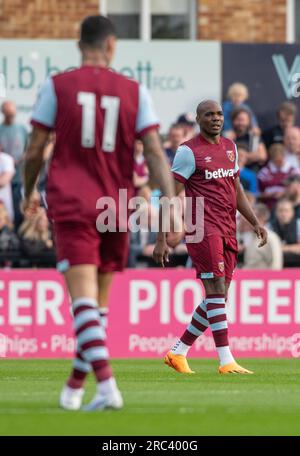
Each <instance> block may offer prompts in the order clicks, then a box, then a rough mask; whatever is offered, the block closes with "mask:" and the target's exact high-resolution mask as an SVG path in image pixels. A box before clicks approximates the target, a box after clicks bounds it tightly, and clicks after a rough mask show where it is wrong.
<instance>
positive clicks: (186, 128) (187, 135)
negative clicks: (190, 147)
mask: <svg viewBox="0 0 300 456" xmlns="http://www.w3.org/2000/svg"><path fill="white" fill-rule="evenodd" d="M176 124H177V125H179V126H180V127H182V128H183V141H182V142H185V141H188V140H189V139H192V138H193V137H194V136H195V135H196V126H197V124H196V121H195V115H194V114H192V113H191V112H188V113H186V114H181V115H180V116H179V117H178V119H177V121H176Z"/></svg>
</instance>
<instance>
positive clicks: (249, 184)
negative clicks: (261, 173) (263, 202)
mask: <svg viewBox="0 0 300 456" xmlns="http://www.w3.org/2000/svg"><path fill="white" fill-rule="evenodd" d="M237 148H238V164H239V168H240V180H241V184H242V186H243V188H244V190H245V191H246V192H250V193H252V194H253V195H256V194H257V190H258V183H257V176H256V173H255V172H254V171H252V169H249V168H246V167H245V165H246V163H247V159H248V152H249V150H248V148H247V145H246V144H244V143H237Z"/></svg>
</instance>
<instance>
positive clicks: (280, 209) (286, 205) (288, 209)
mask: <svg viewBox="0 0 300 456" xmlns="http://www.w3.org/2000/svg"><path fill="white" fill-rule="evenodd" d="M272 228H273V230H274V231H275V233H277V234H278V236H279V237H280V239H281V241H282V251H283V258H284V267H299V266H300V219H297V218H296V216H295V210H294V206H293V203H292V202H291V201H290V200H288V199H286V198H282V199H281V200H279V201H278V202H277V204H276V210H275V219H274V220H273V222H272Z"/></svg>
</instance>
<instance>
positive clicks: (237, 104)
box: [223, 82, 260, 139]
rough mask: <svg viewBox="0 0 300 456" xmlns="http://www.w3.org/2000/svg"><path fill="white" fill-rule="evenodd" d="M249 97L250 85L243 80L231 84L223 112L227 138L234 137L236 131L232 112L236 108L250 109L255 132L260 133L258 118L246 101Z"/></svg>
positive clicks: (224, 129)
mask: <svg viewBox="0 0 300 456" xmlns="http://www.w3.org/2000/svg"><path fill="white" fill-rule="evenodd" d="M248 98H249V91H248V87H247V86H246V85H245V84H242V83H241V82H235V83H233V84H231V86H230V87H229V89H228V92H227V100H226V101H224V103H223V114H224V126H223V131H224V136H226V137H227V138H230V139H233V137H234V132H233V127H232V122H231V114H232V112H233V111H234V110H235V109H236V108H245V109H247V110H248V111H249V113H250V115H251V124H252V129H253V133H256V134H258V135H259V134H260V129H259V128H258V123H257V119H256V117H255V114H254V113H253V111H252V109H251V108H250V106H248V105H247V104H246V103H245V102H246V100H248Z"/></svg>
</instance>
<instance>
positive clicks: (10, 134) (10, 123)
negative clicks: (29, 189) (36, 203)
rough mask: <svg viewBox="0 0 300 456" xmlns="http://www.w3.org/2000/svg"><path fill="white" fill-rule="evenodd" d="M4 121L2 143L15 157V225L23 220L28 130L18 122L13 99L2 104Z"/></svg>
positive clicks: (4, 149)
mask: <svg viewBox="0 0 300 456" xmlns="http://www.w3.org/2000/svg"><path fill="white" fill-rule="evenodd" d="M2 114H3V123H2V124H1V125H0V144H1V146H2V149H3V151H4V152H5V153H6V154H8V155H10V156H11V157H12V158H13V159H14V163H15V170H16V172H15V174H14V177H13V180H12V194H13V203H14V214H15V226H17V227H18V226H19V224H20V223H21V221H22V214H21V211H20V202H21V199H22V196H21V189H22V162H23V156H24V151H25V148H26V144H27V138H28V134H27V130H26V128H25V127H24V126H23V125H20V124H18V123H16V121H15V119H16V114H17V110H16V106H15V104H14V103H13V102H12V101H5V102H4V103H3V104H2Z"/></svg>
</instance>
